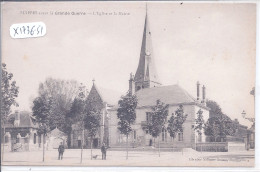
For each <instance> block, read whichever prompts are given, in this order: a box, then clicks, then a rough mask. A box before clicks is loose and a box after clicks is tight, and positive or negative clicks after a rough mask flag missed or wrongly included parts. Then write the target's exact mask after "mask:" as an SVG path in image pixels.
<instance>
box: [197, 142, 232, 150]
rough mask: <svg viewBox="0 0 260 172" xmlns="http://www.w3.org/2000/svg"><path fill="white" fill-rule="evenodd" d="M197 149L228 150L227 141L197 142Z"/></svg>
mask: <svg viewBox="0 0 260 172" xmlns="http://www.w3.org/2000/svg"><path fill="white" fill-rule="evenodd" d="M196 150H197V151H202V152H227V151H228V143H227V142H205V143H204V142H203V143H196Z"/></svg>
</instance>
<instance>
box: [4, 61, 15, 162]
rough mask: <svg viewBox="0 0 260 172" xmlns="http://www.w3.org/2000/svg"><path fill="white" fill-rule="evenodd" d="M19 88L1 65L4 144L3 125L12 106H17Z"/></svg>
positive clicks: (11, 75)
mask: <svg viewBox="0 0 260 172" xmlns="http://www.w3.org/2000/svg"><path fill="white" fill-rule="evenodd" d="M18 93H19V87H18V86H16V81H15V80H13V74H12V73H9V72H8V71H7V69H6V64H5V63H2V78H1V125H2V128H3V142H4V143H5V124H6V122H7V120H8V116H9V115H10V113H11V107H12V106H18V103H17V102H16V100H15V99H16V98H17V97H18ZM3 157H4V146H3V151H2V161H3V159H4V158H3Z"/></svg>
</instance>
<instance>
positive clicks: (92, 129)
mask: <svg viewBox="0 0 260 172" xmlns="http://www.w3.org/2000/svg"><path fill="white" fill-rule="evenodd" d="M100 111H101V109H100V108H99V107H98V105H97V103H96V101H93V100H89V101H88V102H87V103H86V114H85V116H84V128H85V129H86V130H87V131H88V135H89V136H90V148H91V159H92V142H93V138H95V136H96V134H97V132H98V131H99V128H100V120H101V116H100Z"/></svg>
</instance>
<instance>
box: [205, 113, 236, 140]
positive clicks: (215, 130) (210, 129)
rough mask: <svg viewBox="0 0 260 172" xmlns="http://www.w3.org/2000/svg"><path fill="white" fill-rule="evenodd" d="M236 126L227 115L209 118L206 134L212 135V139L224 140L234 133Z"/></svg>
mask: <svg viewBox="0 0 260 172" xmlns="http://www.w3.org/2000/svg"><path fill="white" fill-rule="evenodd" d="M235 131H236V126H235V124H234V123H233V122H232V120H231V119H230V118H229V117H227V116H226V115H221V116H219V117H212V118H209V119H208V121H207V122H206V124H205V135H207V136H209V137H211V141H214V142H219V141H221V142H223V141H224V140H225V138H226V136H227V135H230V136H232V135H234V133H235Z"/></svg>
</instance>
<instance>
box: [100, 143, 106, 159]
mask: <svg viewBox="0 0 260 172" xmlns="http://www.w3.org/2000/svg"><path fill="white" fill-rule="evenodd" d="M101 152H102V160H103V159H104V160H105V159H106V155H107V148H106V145H105V143H103V145H102V146H101Z"/></svg>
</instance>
